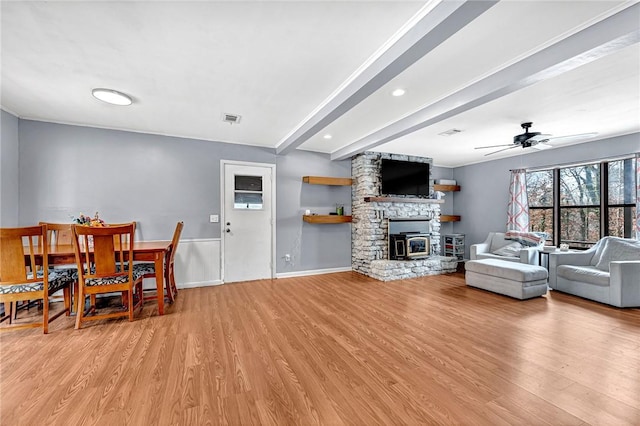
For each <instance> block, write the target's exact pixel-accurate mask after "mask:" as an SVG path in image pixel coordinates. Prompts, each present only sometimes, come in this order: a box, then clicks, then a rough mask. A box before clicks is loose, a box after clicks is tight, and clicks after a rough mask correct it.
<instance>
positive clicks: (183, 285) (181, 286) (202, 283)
mask: <svg viewBox="0 0 640 426" xmlns="http://www.w3.org/2000/svg"><path fill="white" fill-rule="evenodd" d="M220 284H224V283H223V282H222V281H221V280H214V281H199V282H190V283H181V284H178V283H176V287H178V290H182V289H185V288H198V287H212V286H214V285H220Z"/></svg>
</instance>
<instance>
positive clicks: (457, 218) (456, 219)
mask: <svg viewBox="0 0 640 426" xmlns="http://www.w3.org/2000/svg"><path fill="white" fill-rule="evenodd" d="M440 222H460V216H455V215H450V214H442V215H440Z"/></svg>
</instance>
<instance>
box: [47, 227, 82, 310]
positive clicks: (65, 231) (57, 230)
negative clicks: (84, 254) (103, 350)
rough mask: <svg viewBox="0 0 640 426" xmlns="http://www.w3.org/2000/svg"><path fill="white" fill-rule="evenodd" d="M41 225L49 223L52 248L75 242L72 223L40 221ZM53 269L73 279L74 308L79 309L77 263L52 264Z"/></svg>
mask: <svg viewBox="0 0 640 426" xmlns="http://www.w3.org/2000/svg"><path fill="white" fill-rule="evenodd" d="M39 225H47V241H48V243H49V248H50V249H51V248H58V247H60V246H66V245H72V244H73V231H72V230H71V226H72V224H71V223H53V222H40V223H39ZM51 269H53V270H54V271H56V272H57V273H62V274H67V275H69V277H70V278H72V279H73V291H72V292H71V297H72V300H74V302H75V303H73V307H74V310H75V311H77V299H78V297H77V294H78V270H77V269H76V264H75V263H72V264H68V265H56V266H52V267H51Z"/></svg>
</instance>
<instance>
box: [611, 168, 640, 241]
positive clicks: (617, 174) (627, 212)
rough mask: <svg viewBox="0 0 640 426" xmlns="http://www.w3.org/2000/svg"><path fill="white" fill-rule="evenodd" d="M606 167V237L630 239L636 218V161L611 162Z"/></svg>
mask: <svg viewBox="0 0 640 426" xmlns="http://www.w3.org/2000/svg"><path fill="white" fill-rule="evenodd" d="M608 167H609V176H608V192H609V196H608V205H609V207H608V208H609V210H608V216H609V217H608V220H607V226H608V235H613V236H615V237H624V238H631V234H632V233H633V220H634V218H635V217H636V202H635V195H636V194H635V191H636V189H635V188H636V187H635V181H634V170H635V169H636V159H635V158H627V159H625V160H618V161H612V162H610V163H609V164H608Z"/></svg>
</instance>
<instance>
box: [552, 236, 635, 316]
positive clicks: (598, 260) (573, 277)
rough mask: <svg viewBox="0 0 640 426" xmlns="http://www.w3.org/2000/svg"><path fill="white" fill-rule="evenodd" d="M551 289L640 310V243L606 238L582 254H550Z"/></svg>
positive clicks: (625, 239)
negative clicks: (639, 308)
mask: <svg viewBox="0 0 640 426" xmlns="http://www.w3.org/2000/svg"><path fill="white" fill-rule="evenodd" d="M549 287H551V288H552V289H554V290H560V291H562V292H565V293H571V294H574V295H576V296H580V297H584V298H585V299H590V300H595V301H596V302H601V303H606V304H608V305H613V306H617V307H619V308H630V307H640V241H638V240H632V239H628V238H618V237H604V238H602V239H601V240H600V241H598V242H597V243H596V244H595V245H594V246H593V247H591V248H589V249H588V250H585V251H582V252H566V253H564V252H555V253H550V254H549Z"/></svg>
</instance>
